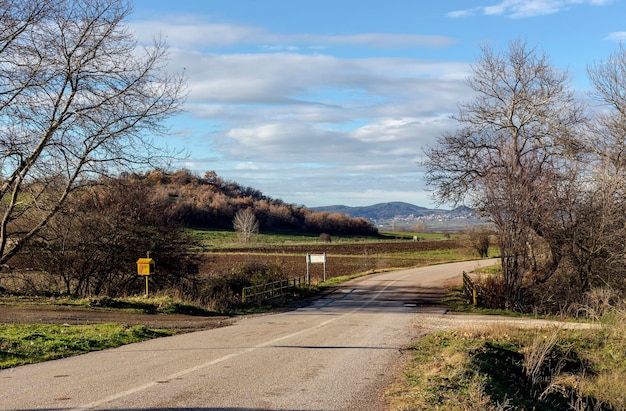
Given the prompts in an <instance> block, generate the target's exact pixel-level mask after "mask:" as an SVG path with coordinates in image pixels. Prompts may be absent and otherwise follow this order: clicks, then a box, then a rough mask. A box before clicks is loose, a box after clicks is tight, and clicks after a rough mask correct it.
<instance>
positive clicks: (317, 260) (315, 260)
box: [306, 253, 326, 284]
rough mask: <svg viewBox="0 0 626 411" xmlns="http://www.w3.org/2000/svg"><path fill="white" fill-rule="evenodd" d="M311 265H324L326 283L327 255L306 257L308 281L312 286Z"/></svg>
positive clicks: (308, 255) (309, 255)
mask: <svg viewBox="0 0 626 411" xmlns="http://www.w3.org/2000/svg"><path fill="white" fill-rule="evenodd" d="M309 264H324V281H326V253H324V254H307V255H306V281H307V283H308V284H311V277H310V275H309Z"/></svg>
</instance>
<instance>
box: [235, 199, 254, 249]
mask: <svg viewBox="0 0 626 411" xmlns="http://www.w3.org/2000/svg"><path fill="white" fill-rule="evenodd" d="M233 227H234V229H235V231H236V232H237V237H239V241H241V242H242V243H245V244H247V243H250V242H251V241H252V239H253V238H254V236H255V235H256V234H258V233H259V221H258V220H257V218H256V216H255V215H254V212H253V211H252V210H251V209H249V208H246V209H245V210H239V211H237V214H235V219H234V220H233Z"/></svg>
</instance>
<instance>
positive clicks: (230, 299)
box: [195, 261, 286, 311]
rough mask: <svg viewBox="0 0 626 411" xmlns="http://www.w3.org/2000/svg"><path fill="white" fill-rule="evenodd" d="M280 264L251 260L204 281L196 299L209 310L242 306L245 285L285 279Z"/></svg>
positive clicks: (225, 309) (226, 309)
mask: <svg viewBox="0 0 626 411" xmlns="http://www.w3.org/2000/svg"><path fill="white" fill-rule="evenodd" d="M285 278H286V276H285V274H283V270H282V268H281V267H280V266H279V265H278V264H269V263H264V262H261V261H249V262H246V263H243V264H241V265H239V266H238V267H235V268H234V269H232V270H231V271H230V272H227V273H222V274H220V275H216V276H213V277H209V278H207V279H206V280H205V281H203V283H202V286H201V287H199V290H198V295H197V296H195V299H196V300H197V301H199V302H200V304H202V305H203V306H205V307H207V308H208V309H209V310H214V311H230V310H233V309H235V308H237V307H240V306H241V304H242V302H241V294H242V291H243V288H244V287H248V286H251V285H258V284H265V283H268V282H272V281H278V280H283V279H285Z"/></svg>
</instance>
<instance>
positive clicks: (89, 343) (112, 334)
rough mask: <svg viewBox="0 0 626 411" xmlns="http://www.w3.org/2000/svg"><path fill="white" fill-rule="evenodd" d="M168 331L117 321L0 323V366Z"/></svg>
mask: <svg viewBox="0 0 626 411" xmlns="http://www.w3.org/2000/svg"><path fill="white" fill-rule="evenodd" d="M167 335H172V333H171V332H169V331H165V330H150V329H148V328H146V327H144V326H135V327H126V326H123V325H119V324H94V325H62V324H0V369H2V368H9V367H15V366H17V365H24V364H32V363H36V362H41V361H48V360H54V359H57V358H63V357H69V356H72V355H77V354H83V353H86V352H90V351H98V350H103V349H106V348H113V347H119V346H121V345H124V344H131V343H134V342H139V341H144V340H147V339H151V338H157V337H164V336H167Z"/></svg>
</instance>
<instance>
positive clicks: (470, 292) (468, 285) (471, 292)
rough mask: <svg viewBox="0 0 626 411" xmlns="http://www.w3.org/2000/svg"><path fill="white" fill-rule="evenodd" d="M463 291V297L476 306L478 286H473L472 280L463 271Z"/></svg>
mask: <svg viewBox="0 0 626 411" xmlns="http://www.w3.org/2000/svg"><path fill="white" fill-rule="evenodd" d="M463 289H464V290H465V295H467V298H469V299H470V301H471V302H472V304H474V305H477V304H478V286H476V284H474V280H472V278H471V277H470V276H469V275H467V273H466V272H465V271H463Z"/></svg>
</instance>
